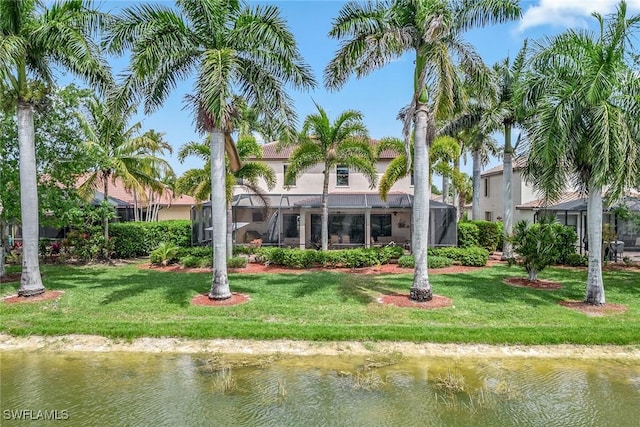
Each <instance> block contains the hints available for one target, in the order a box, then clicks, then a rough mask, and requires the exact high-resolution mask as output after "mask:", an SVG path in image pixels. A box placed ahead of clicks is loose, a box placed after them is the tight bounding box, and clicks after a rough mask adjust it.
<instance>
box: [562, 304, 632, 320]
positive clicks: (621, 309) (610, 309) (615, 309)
mask: <svg viewBox="0 0 640 427" xmlns="http://www.w3.org/2000/svg"><path fill="white" fill-rule="evenodd" d="M558 304H560V305H561V306H563V307H567V308H569V309H571V310H575V311H579V312H581V313H584V314H586V315H587V316H590V317H603V316H607V315H610V314H618V313H625V312H626V311H627V310H628V309H629V307H627V306H626V305H622V304H610V303H607V304H605V305H593V304H587V303H586V302H584V301H571V300H567V301H558Z"/></svg>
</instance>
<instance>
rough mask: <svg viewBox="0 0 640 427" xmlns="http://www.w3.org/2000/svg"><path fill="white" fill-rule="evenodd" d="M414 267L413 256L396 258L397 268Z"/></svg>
mask: <svg viewBox="0 0 640 427" xmlns="http://www.w3.org/2000/svg"><path fill="white" fill-rule="evenodd" d="M415 266H416V264H415V259H414V258H413V255H403V256H401V257H400V258H398V267H402V268H414V267H415Z"/></svg>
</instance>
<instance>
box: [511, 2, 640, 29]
mask: <svg viewBox="0 0 640 427" xmlns="http://www.w3.org/2000/svg"><path fill="white" fill-rule="evenodd" d="M524 3H525V4H526V3H528V2H526V1H525V2H524ZM537 3H538V4H537V5H535V6H531V7H529V8H528V9H526V10H525V13H524V15H523V17H522V20H521V21H520V25H519V27H518V29H519V30H520V31H524V30H526V29H527V28H532V27H537V26H540V25H555V26H560V27H576V26H584V25H586V22H587V21H588V18H589V17H590V15H591V13H593V12H598V13H600V14H603V15H604V14H607V13H611V12H613V11H614V10H615V9H616V5H618V3H619V0H539V2H537ZM633 11H636V12H637V11H640V0H627V13H629V12H633Z"/></svg>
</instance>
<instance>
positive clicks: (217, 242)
mask: <svg viewBox="0 0 640 427" xmlns="http://www.w3.org/2000/svg"><path fill="white" fill-rule="evenodd" d="M210 141H211V142H210V148H211V226H212V229H213V231H212V236H213V281H212V283H211V292H209V298H211V299H217V300H222V299H227V298H231V290H230V289H229V277H228V276H227V256H226V254H227V230H226V229H227V212H226V210H227V196H226V194H227V191H226V167H225V163H224V133H223V132H222V130H220V129H214V130H212V131H211V138H210Z"/></svg>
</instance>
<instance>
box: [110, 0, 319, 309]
mask: <svg viewBox="0 0 640 427" xmlns="http://www.w3.org/2000/svg"><path fill="white" fill-rule="evenodd" d="M107 42H108V45H109V47H110V49H111V51H112V52H115V53H120V54H122V53H123V52H124V51H126V50H128V49H131V65H130V71H131V76H130V77H129V78H128V79H127V82H126V85H125V91H123V93H121V94H120V95H121V97H124V98H131V97H135V96H136V95H137V94H142V95H143V96H144V98H145V108H146V110H147V111H150V110H153V109H155V108H157V107H158V106H160V105H161V104H162V103H163V101H164V100H165V99H166V98H167V96H168V95H169V93H170V92H171V90H172V89H174V88H175V87H176V84H177V82H178V81H180V80H184V79H185V78H187V77H188V76H190V75H191V74H192V73H193V72H195V73H196V79H195V85H194V86H195V87H194V90H195V95H194V96H193V98H192V99H194V100H195V102H194V103H193V108H194V111H195V113H196V123H197V124H198V127H199V130H201V131H203V132H206V133H208V134H209V137H210V150H211V183H212V190H211V194H212V197H211V202H212V217H213V224H212V225H213V240H214V243H213V245H214V248H213V252H214V266H213V279H212V285H211V292H210V293H209V298H211V299H226V298H229V297H231V291H230V290H229V279H228V275H227V259H226V257H225V256H224V254H225V252H226V246H227V244H226V215H225V206H226V203H225V175H226V167H225V157H224V152H225V145H227V146H228V147H230V150H233V144H225V143H226V142H227V141H226V140H227V139H228V140H230V133H231V129H232V125H231V117H233V115H235V114H236V111H234V108H233V103H232V98H233V95H234V92H236V93H237V94H239V95H241V96H242V97H243V98H244V99H245V100H246V101H247V102H248V103H249V104H250V105H254V106H255V107H256V108H257V109H258V110H259V111H263V112H265V113H268V114H269V115H270V116H271V117H272V119H274V120H277V121H279V122H286V123H289V124H290V125H291V127H292V128H293V127H294V126H295V125H294V123H295V113H294V112H293V110H292V108H291V100H290V98H289V96H288V95H287V93H286V91H285V87H286V86H287V85H292V86H294V87H297V88H310V87H312V86H314V85H315V81H314V79H313V77H312V76H311V72H310V69H309V67H308V66H307V65H306V64H304V62H303V61H302V58H301V56H300V54H299V52H298V49H297V46H296V43H295V39H294V37H293V35H292V34H291V32H290V31H289V29H288V28H287V26H286V23H285V21H284V20H283V19H282V18H281V16H280V12H279V9H278V8H277V7H275V6H270V5H267V6H256V7H249V6H247V5H246V4H244V2H241V1H237V0H235V1H229V0H179V1H178V2H177V3H176V7H175V8H170V7H164V6H161V5H150V4H142V5H139V6H133V7H130V8H127V9H125V10H123V12H122V14H121V15H120V16H119V18H118V19H117V20H116V23H115V25H113V26H112V28H111V32H110V34H109V37H108V38H107ZM232 152H233V151H232ZM216 254H217V255H216Z"/></svg>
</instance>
